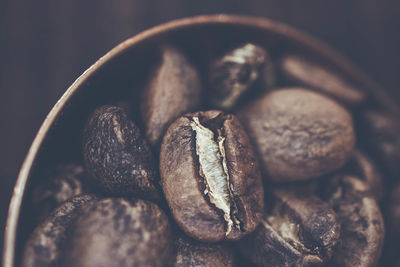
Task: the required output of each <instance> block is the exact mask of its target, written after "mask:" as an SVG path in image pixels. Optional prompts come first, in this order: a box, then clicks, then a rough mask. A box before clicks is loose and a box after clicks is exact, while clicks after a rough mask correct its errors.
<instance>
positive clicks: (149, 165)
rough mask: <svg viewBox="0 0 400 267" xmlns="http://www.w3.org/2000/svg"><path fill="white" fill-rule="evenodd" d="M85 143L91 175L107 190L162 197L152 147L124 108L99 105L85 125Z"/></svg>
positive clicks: (155, 197) (128, 194)
mask: <svg viewBox="0 0 400 267" xmlns="http://www.w3.org/2000/svg"><path fill="white" fill-rule="evenodd" d="M83 143H84V147H83V155H84V159H85V165H86V168H87V171H88V173H89V174H90V175H89V178H91V179H92V180H93V181H94V182H95V183H97V184H98V185H99V186H100V187H101V188H102V189H103V190H104V191H106V192H107V193H109V194H112V195H118V196H140V197H144V198H150V199H159V198H160V195H161V190H160V189H159V185H158V178H157V172H156V162H155V159H154V158H153V155H152V152H151V150H150V147H149V145H148V144H147V142H146V140H144V139H143V138H142V136H141V133H140V130H139V129H138V128H137V127H136V125H135V124H134V123H133V122H132V121H130V120H129V118H128V117H127V115H126V114H125V113H124V112H123V110H122V109H121V108H118V107H113V106H103V107H100V108H98V109H97V110H96V111H95V112H94V113H93V114H92V116H91V118H90V120H89V121H88V123H87V125H86V128H85V132H84V142H83Z"/></svg>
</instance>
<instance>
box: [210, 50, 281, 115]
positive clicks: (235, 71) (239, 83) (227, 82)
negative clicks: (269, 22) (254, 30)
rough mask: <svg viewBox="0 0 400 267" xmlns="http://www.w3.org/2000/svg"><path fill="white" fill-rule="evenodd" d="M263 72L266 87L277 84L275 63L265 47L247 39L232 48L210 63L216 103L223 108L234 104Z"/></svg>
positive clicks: (214, 101) (211, 93) (213, 99)
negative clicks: (245, 42)
mask: <svg viewBox="0 0 400 267" xmlns="http://www.w3.org/2000/svg"><path fill="white" fill-rule="evenodd" d="M260 76H261V79H262V81H263V85H264V87H266V88H270V87H272V86H273V85H274V83H275V71H274V66H273V63H272V60H271V58H270V56H269V54H268V53H267V51H266V50H265V49H264V48H262V47H261V46H258V45H254V44H250V43H247V44H244V45H242V46H240V47H237V48H235V49H233V50H231V51H229V52H228V53H226V54H225V55H224V56H222V57H221V58H219V59H217V60H216V61H215V62H213V63H212V64H211V67H210V75H209V77H210V78H209V79H210V81H209V85H210V96H211V98H212V100H211V101H212V103H213V105H214V106H216V107H217V108H221V109H229V108H232V107H233V106H234V105H235V104H236V103H237V102H238V100H239V99H240V97H241V96H242V95H243V94H245V93H247V91H249V89H250V88H251V87H252V85H253V84H254V83H255V82H256V81H257V79H258V78H259V77H260Z"/></svg>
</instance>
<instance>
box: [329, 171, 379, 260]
mask: <svg viewBox="0 0 400 267" xmlns="http://www.w3.org/2000/svg"><path fill="white" fill-rule="evenodd" d="M322 196H323V197H325V198H326V199H327V201H329V203H330V204H331V206H332V208H333V209H334V210H335V212H336V213H337V214H338V216H339V220H340V222H341V225H342V240H341V242H340V244H339V246H338V248H337V249H336V252H335V254H334V255H333V257H332V260H331V263H330V266H343V267H346V266H360V267H367V266H368V267H369V266H376V265H377V262H378V260H379V257H380V254H381V250H382V246H383V239H384V236H385V228H384V223H383V218H382V214H381V211H380V209H379V206H378V203H377V202H376V200H375V198H374V196H373V195H372V193H371V191H370V188H369V186H368V185H367V184H366V183H365V182H363V181H361V180H360V179H359V178H356V177H352V176H346V175H343V176H342V175H339V176H336V177H334V178H333V179H330V181H329V183H328V184H326V185H325V190H322Z"/></svg>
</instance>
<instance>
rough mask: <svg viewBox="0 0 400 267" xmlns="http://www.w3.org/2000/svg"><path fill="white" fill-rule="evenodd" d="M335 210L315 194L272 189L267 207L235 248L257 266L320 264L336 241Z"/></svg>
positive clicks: (337, 228) (324, 261)
mask: <svg viewBox="0 0 400 267" xmlns="http://www.w3.org/2000/svg"><path fill="white" fill-rule="evenodd" d="M339 237H340V224H339V222H338V218H337V216H336V214H335V212H334V211H333V210H332V209H330V208H329V206H328V204H327V203H325V202H323V201H322V200H321V199H319V198H318V197H317V196H315V195H300V194H298V192H293V191H290V190H285V189H275V190H274V191H273V204H272V207H271V210H266V212H265V215H264V217H263V220H262V222H261V224H260V226H259V227H258V228H257V229H256V230H255V231H254V232H253V233H251V234H250V235H249V236H247V237H245V238H243V239H242V240H240V241H239V244H238V249H239V251H240V252H241V253H242V254H243V255H244V256H246V257H248V258H249V259H251V260H252V261H253V262H254V263H256V264H258V265H260V266H321V265H322V264H324V263H326V262H327V261H328V260H329V259H330V258H331V256H332V254H333V252H334V248H335V246H336V244H337V243H338V241H339Z"/></svg>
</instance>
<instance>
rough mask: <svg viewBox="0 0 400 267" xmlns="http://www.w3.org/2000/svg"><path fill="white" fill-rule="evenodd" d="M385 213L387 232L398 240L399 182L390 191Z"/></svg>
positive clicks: (399, 225)
mask: <svg viewBox="0 0 400 267" xmlns="http://www.w3.org/2000/svg"><path fill="white" fill-rule="evenodd" d="M387 214H388V216H387V219H388V223H387V225H388V227H389V229H388V233H389V235H390V236H391V237H396V238H397V239H398V240H400V184H397V185H395V186H394V188H393V190H392V191H391V193H390V196H389V201H388V213H387ZM399 258H400V257H399Z"/></svg>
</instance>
